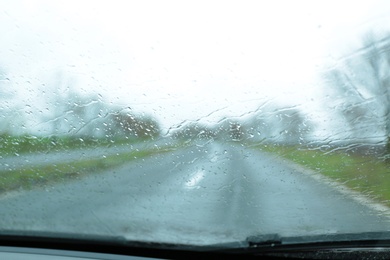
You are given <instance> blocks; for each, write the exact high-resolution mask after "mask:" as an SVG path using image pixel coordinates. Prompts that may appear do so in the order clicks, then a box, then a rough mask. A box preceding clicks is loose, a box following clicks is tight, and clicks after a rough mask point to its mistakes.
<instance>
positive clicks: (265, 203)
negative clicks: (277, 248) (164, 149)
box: [0, 143, 390, 244]
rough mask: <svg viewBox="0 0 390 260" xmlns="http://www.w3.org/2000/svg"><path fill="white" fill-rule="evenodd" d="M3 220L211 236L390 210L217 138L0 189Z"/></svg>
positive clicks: (345, 226) (305, 227)
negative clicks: (82, 173)
mask: <svg viewBox="0 0 390 260" xmlns="http://www.w3.org/2000/svg"><path fill="white" fill-rule="evenodd" d="M0 213H1V218H0V229H2V230H7V229H11V228H12V229H20V230H39V231H53V230H55V231H60V232H70V233H80V232H81V233H87V234H102V235H123V236H125V237H126V238H128V239H131V240H143V241H161V242H176V243H193V244H209V243H221V242H231V241H241V240H245V238H246V237H247V236H250V235H255V234H268V233H278V234H280V235H281V236H297V235H314V234H324V233H326V234H328V233H330V234H334V233H344V232H347V233H350V232H363V231H383V230H390V222H389V219H388V217H386V216H385V215H383V214H380V213H379V212H377V211H375V210H373V209H371V208H369V207H367V206H365V205H363V204H361V203H358V202H356V200H354V199H353V198H351V197H348V196H346V195H345V194H342V193H340V192H338V191H337V190H336V189H335V188H333V187H330V186H328V185H327V184H325V183H322V182H320V181H318V180H315V179H313V178H311V177H310V176H308V175H305V174H302V173H301V172H299V171H297V170H294V169H293V168H292V167H290V166H289V165H288V163H287V162H283V161H282V160H280V159H278V158H275V157H273V156H272V155H270V154H267V153H263V152H260V151H255V150H251V149H248V148H244V147H241V146H239V145H231V144H222V143H211V144H205V145H203V146H201V145H194V146H192V147H187V148H183V149H181V150H180V149H179V150H177V151H174V152H170V153H165V154H160V155H156V156H153V157H151V158H148V159H144V160H140V161H137V162H129V164H127V165H123V166H121V167H120V168H116V169H113V170H111V171H108V172H105V173H99V174H95V175H89V176H86V177H84V178H83V179H81V180H74V181H69V182H67V183H61V184H56V185H54V186H50V187H45V188H37V189H35V190H32V191H21V192H13V193H9V194H6V195H3V196H1V197H0Z"/></svg>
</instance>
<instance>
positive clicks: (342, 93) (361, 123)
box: [325, 32, 390, 163]
mask: <svg viewBox="0 0 390 260" xmlns="http://www.w3.org/2000/svg"><path fill="white" fill-rule="evenodd" d="M325 79H326V80H327V82H328V86H329V89H328V91H329V93H330V94H331V96H332V98H333V104H334V109H335V110H336V111H337V112H338V113H339V115H340V116H341V117H342V118H343V119H344V121H345V123H346V124H345V126H346V129H345V131H349V136H350V140H351V141H353V142H355V143H356V142H361V143H364V142H373V141H375V139H378V137H379V138H380V139H381V140H383V142H382V146H383V150H384V152H383V154H384V160H385V161H387V162H389V163H390V33H388V32H387V33H385V34H381V35H379V34H374V33H373V32H369V33H367V34H366V35H364V37H363V39H362V43H361V47H360V48H359V49H358V50H356V51H354V52H353V53H352V54H350V55H348V56H346V57H344V58H343V59H342V60H341V61H340V62H339V63H338V64H337V65H336V66H335V67H334V68H332V69H331V70H329V71H327V72H326V73H325ZM372 138H374V140H370V139H372Z"/></svg>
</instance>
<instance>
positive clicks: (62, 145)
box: [0, 134, 141, 156]
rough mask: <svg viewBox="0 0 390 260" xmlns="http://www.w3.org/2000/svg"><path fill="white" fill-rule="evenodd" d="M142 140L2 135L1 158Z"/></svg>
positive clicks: (0, 139)
mask: <svg viewBox="0 0 390 260" xmlns="http://www.w3.org/2000/svg"><path fill="white" fill-rule="evenodd" d="M139 141H141V140H137V139H135V138H133V139H131V138H127V139H126V138H110V139H108V138H105V139H103V138H100V139H97V138H91V137H69V136H63V137H56V136H51V137H36V136H29V135H24V136H11V135H8V134H3V135H0V156H7V155H18V154H24V153H36V152H41V153H48V152H56V151H64V150H72V149H82V148H90V147H101V146H107V145H113V144H115V145H118V144H124V143H135V142H139Z"/></svg>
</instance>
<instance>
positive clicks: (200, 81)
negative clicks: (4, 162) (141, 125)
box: [0, 0, 390, 128]
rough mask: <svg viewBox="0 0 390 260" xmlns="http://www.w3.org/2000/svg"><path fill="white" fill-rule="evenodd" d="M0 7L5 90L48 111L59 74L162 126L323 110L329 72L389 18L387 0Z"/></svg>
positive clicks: (34, 3) (40, 3) (35, 3)
mask: <svg viewBox="0 0 390 260" xmlns="http://www.w3.org/2000/svg"><path fill="white" fill-rule="evenodd" d="M0 4H1V6H2V8H1V10H0V34H1V35H3V37H2V38H1V40H0V57H1V60H0V68H2V69H3V71H5V73H6V74H7V78H8V79H9V80H8V82H7V84H0V86H2V87H3V88H4V87H6V88H7V89H8V90H7V91H8V92H11V94H12V95H13V96H14V100H13V101H12V102H15V103H19V104H24V105H29V106H30V107H31V106H32V107H33V108H34V107H35V108H36V109H38V110H39V109H42V107H41V106H42V102H40V99H42V97H43V96H45V95H50V93H51V92H53V91H54V90H53V84H54V83H53V82H56V80H57V81H58V75H62V76H61V77H63V78H64V79H65V81H67V82H71V83H70V84H71V85H72V88H74V89H76V90H77V91H79V92H80V93H83V94H84V95H89V96H95V97H99V98H100V99H102V100H104V101H105V102H108V103H111V104H115V105H118V106H123V107H128V106H129V107H131V108H132V109H134V111H139V112H146V113H149V114H151V115H153V116H154V117H156V118H157V119H158V121H159V122H160V123H161V125H162V126H163V127H164V128H168V127H170V126H172V125H175V124H179V123H180V122H182V121H184V120H197V119H201V122H204V123H213V122H215V121H217V120H219V119H220V118H222V117H225V116H240V115H243V114H245V113H248V112H249V111H253V110H255V109H256V108H258V107H259V106H261V105H262V104H264V103H267V102H269V101H272V102H275V103H276V104H282V105H286V106H288V105H297V106H299V107H300V108H301V109H304V110H306V111H310V113H311V116H312V117H313V118H316V119H319V118H321V117H325V116H326V115H325V114H326V112H324V111H323V108H322V107H323V104H322V103H323V102H321V100H322V99H323V97H322V94H323V88H324V86H323V84H322V82H321V80H320V76H321V73H323V71H324V70H326V69H327V68H329V67H332V66H334V65H336V64H337V63H338V62H339V60H340V58H341V57H342V56H343V55H347V54H349V53H350V52H351V50H354V49H356V48H358V45H359V41H360V39H361V37H362V35H363V34H364V33H365V32H366V31H368V30H373V29H374V30H376V31H379V32H380V31H385V30H387V29H389V28H386V24H390V23H389V18H388V17H387V14H388V13H389V11H390V2H388V1H379V0H377V1H373V0H372V1H340V0H339V1H329V0H328V1H210V0H208V1H115V0H111V1H80V0H78V1H70V0H66V1H43V0H40V1H27V0H26V1H23V0H18V1H5V0H3V1H0ZM3 92H4V91H3ZM0 93H1V92H0ZM56 93H58V91H57V92H56ZM0 102H4V99H3V101H2V99H0Z"/></svg>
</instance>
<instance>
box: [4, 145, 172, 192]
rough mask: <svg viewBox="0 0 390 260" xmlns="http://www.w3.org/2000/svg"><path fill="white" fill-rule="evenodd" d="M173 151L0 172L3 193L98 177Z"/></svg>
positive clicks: (131, 154) (123, 154)
mask: <svg viewBox="0 0 390 260" xmlns="http://www.w3.org/2000/svg"><path fill="white" fill-rule="evenodd" d="M168 151H171V149H169V148H164V149H149V150H139V151H131V152H128V153H122V154H118V155H110V156H107V157H103V158H96V159H88V160H82V161H75V162H71V163H60V164H58V163H57V164H53V165H45V166H35V167H29V168H23V169H18V170H10V171H2V172H0V176H1V177H0V193H3V192H7V191H11V190H17V189H31V188H33V187H36V186H44V185H49V184H53V183H56V182H62V181H66V180H71V179H77V178H81V177H83V176H86V175H88V174H96V173H101V172H104V171H105V170H109V169H114V168H117V167H119V166H121V165H123V164H125V163H128V162H130V161H133V160H138V159H141V158H145V157H148V156H151V155H156V154H160V153H164V152H168Z"/></svg>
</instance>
